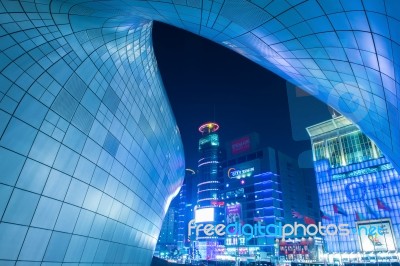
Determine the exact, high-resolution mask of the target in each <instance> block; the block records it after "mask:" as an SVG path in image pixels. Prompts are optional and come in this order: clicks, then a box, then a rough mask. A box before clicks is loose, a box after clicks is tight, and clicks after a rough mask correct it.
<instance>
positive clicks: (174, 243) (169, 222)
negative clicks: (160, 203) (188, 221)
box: [156, 201, 180, 254]
mask: <svg viewBox="0 0 400 266" xmlns="http://www.w3.org/2000/svg"><path fill="white" fill-rule="evenodd" d="M178 205H179V204H178V201H176V203H175V204H174V202H173V203H172V204H171V206H170V207H169V208H168V211H167V214H166V215H165V218H164V221H163V224H162V226H161V231H160V236H159V237H158V242H157V248H156V250H157V251H158V252H159V253H160V254H161V253H164V254H170V253H174V252H175V251H176V252H177V251H178V245H179V231H180V230H179V206H178Z"/></svg>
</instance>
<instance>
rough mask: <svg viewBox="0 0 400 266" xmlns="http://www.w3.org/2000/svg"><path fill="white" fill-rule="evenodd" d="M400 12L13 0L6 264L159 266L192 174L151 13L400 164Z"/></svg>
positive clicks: (392, 7)
mask: <svg viewBox="0 0 400 266" xmlns="http://www.w3.org/2000/svg"><path fill="white" fill-rule="evenodd" d="M399 14H400V7H399V5H398V3H397V1H289V0H287V1H286V0H280V1H252V2H250V1H243V0H232V1H231V0H229V1H189V0H187V1H122V0H115V1H80V0H74V1H58V0H55V1H36V2H28V1H2V2H1V4H0V21H1V27H0V49H1V53H0V70H1V75H0V83H1V89H0V119H1V123H0V135H1V140H0V153H1V156H0V158H2V160H1V162H0V168H1V171H0V190H1V193H0V196H1V198H0V212H1V213H0V214H1V222H2V223H1V224H0V235H1V237H2V238H1V239H2V240H1V242H0V247H1V248H0V264H1V263H3V262H5V261H7V262H10V263H12V262H14V261H19V260H21V261H25V262H29V261H32V262H40V261H48V262H75V263H98V264H104V263H116V264H125V263H127V264H131V265H147V264H149V263H150V260H151V255H152V253H153V250H154V247H155V244H156V241H157V237H158V234H159V230H160V227H161V223H162V219H163V217H164V214H165V210H166V208H167V207H168V204H169V202H170V200H171V195H173V194H175V193H176V192H177V188H178V187H179V186H180V184H181V182H182V178H183V176H184V172H185V168H184V160H183V148H182V144H181V140H180V136H179V131H178V129H177V126H176V123H175V120H174V118H173V114H172V111H171V109H170V106H169V103H168V100H167V96H166V95H165V91H164V89H163V86H162V81H161V78H160V75H159V73H158V69H157V64H156V60H155V58H154V54H153V50H152V43H151V25H152V24H151V21H153V20H157V21H161V22H164V23H168V24H171V25H174V26H176V27H179V28H182V29H185V30H187V31H190V32H193V33H195V34H198V35H201V36H203V37H205V38H208V39H210V40H212V41H214V42H216V43H219V44H221V45H223V46H225V47H227V48H229V49H232V50H233V51H236V52H238V53H240V54H242V55H243V56H245V57H247V58H248V59H250V60H252V61H254V62H256V63H258V64H260V65H261V66H263V67H265V68H266V69H268V70H270V71H272V72H274V73H276V74H278V75H280V76H281V77H283V78H285V79H287V80H288V81H290V82H292V83H294V84H295V85H297V86H299V87H300V88H302V89H304V90H305V91H307V92H309V93H310V94H312V95H314V96H315V97H317V98H318V99H320V100H321V101H323V102H325V103H327V104H328V105H330V106H332V107H334V108H335V109H336V110H338V111H339V112H341V113H342V114H343V115H345V116H346V117H348V118H349V119H351V120H352V121H353V122H354V123H356V124H357V125H358V126H359V127H360V128H361V129H362V130H363V132H364V133H366V134H367V135H368V136H369V137H370V138H371V139H373V140H374V142H375V143H376V144H377V145H378V146H379V148H380V149H381V150H382V151H383V152H384V153H385V154H386V156H387V157H388V159H390V160H391V161H392V162H393V164H394V165H395V167H396V168H397V169H400V167H399V166H400V161H399V158H400V149H399V147H400V130H399V111H398V108H399V104H400V101H399V97H400V96H399V95H398V94H399V91H400V90H399V89H400V87H399V75H400V74H399V71H400V69H399V62H400V61H399V60H400V30H399V29H400V20H399V17H400V15H399ZM4 158H5V160H4ZM26 173H30V175H27V174H26Z"/></svg>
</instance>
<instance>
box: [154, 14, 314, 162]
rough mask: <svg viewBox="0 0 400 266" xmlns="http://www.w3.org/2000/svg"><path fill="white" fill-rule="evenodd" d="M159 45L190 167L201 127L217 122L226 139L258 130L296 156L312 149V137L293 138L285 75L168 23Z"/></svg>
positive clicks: (265, 140) (158, 30) (158, 34)
mask: <svg viewBox="0 0 400 266" xmlns="http://www.w3.org/2000/svg"><path fill="white" fill-rule="evenodd" d="M153 45H154V49H155V54H156V58H157V62H158V66H159V69H160V72H161V76H162V79H163V82H164V86H165V89H166V91H167V94H168V97H169V100H170V102H171V106H172V109H173V111H174V114H175V117H176V120H177V123H178V126H179V129H180V131H181V135H182V140H183V144H184V149H185V157H186V167H189V168H196V165H197V160H198V153H197V152H198V151H197V144H198V139H199V137H200V133H199V132H198V130H197V129H198V127H199V126H200V125H201V124H202V123H203V122H206V121H212V120H215V121H216V122H217V123H218V124H219V125H220V126H221V128H220V131H219V133H220V139H221V142H222V143H224V142H225V141H229V140H233V139H235V138H237V137H240V136H242V135H245V134H247V133H250V132H254V131H255V132H258V133H260V140H261V144H262V145H263V146H272V147H275V148H277V149H279V150H281V151H283V152H285V153H287V154H289V155H292V156H294V157H297V155H298V154H299V153H300V152H302V151H305V150H306V149H310V142H309V141H294V140H293V137H292V129H291V122H290V115H289V107H288V97H287V93H286V81H285V80H283V79H282V78H280V77H278V76H276V75H275V74H273V73H272V72H269V71H268V70H266V69H264V68H262V67H261V66H259V65H257V64H255V63H253V62H251V61H250V60H248V59H246V58H244V57H243V56H241V55H239V54H237V53H235V52H233V51H230V50H229V49H226V48H225V47H222V46H220V45H218V44H215V43H213V42H211V41H209V40H207V39H204V38H202V37H199V36H196V35H194V34H191V33H188V32H186V31H183V30H180V29H177V28H174V27H171V26H168V25H165V24H162V23H157V22H156V23H155V24H154V28H153ZM308 98H310V97H308ZM214 110H215V111H214ZM214 114H215V119H214ZM320 121H322V120H320ZM303 130H304V129H303Z"/></svg>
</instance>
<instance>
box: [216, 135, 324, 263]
mask: <svg viewBox="0 0 400 266" xmlns="http://www.w3.org/2000/svg"><path fill="white" fill-rule="evenodd" d="M259 143H260V141H259V136H258V134H257V133H252V134H249V135H246V136H243V137H240V138H238V139H236V140H233V141H232V142H228V143H227V144H226V145H225V146H226V160H224V161H222V162H221V168H222V169H223V171H222V172H221V175H222V177H223V178H224V186H223V187H224V189H223V191H222V194H221V201H222V202H223V203H224V204H225V208H226V212H225V213H226V217H225V223H226V224H230V223H232V222H239V223H241V224H257V223H260V224H262V225H269V224H279V223H282V225H284V224H286V223H293V222H295V221H296V222H298V223H304V220H303V219H299V218H293V216H292V215H293V214H292V210H293V209H294V208H297V210H298V211H299V212H301V213H302V216H304V217H308V218H309V219H310V220H318V218H319V207H318V198H317V195H316V194H314V195H313V194H312V193H311V191H312V185H310V187H311V189H308V188H309V186H307V185H306V179H307V178H310V179H311V180H312V176H304V175H303V174H304V173H303V172H302V171H301V170H300V169H299V168H298V166H297V161H296V160H294V159H292V158H291V157H290V156H287V155H285V154H283V153H282V152H279V151H277V150H275V149H273V148H271V147H265V148H261V147H260V144H259ZM311 184H313V185H314V186H315V182H313V183H311ZM315 190H316V189H315ZM302 206H306V207H302ZM307 207H309V208H307ZM313 208H316V209H317V211H315V210H314V209H313ZM276 238H277V237H276V236H275V235H273V236H260V235H255V236H254V237H253V238H251V239H247V240H246V237H245V236H244V235H239V236H227V237H226V239H225V248H226V250H225V251H226V252H227V253H228V254H230V255H232V256H237V255H240V256H250V257H254V256H255V254H256V253H257V252H266V253H268V254H270V255H277V253H276V252H277V248H276ZM303 255H306V254H303ZM303 258H304V257H303Z"/></svg>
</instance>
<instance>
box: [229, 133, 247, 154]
mask: <svg viewBox="0 0 400 266" xmlns="http://www.w3.org/2000/svg"><path fill="white" fill-rule="evenodd" d="M248 150H250V137H249V136H246V137H243V138H240V139H237V140H235V141H233V142H232V154H238V153H242V152H245V151H248Z"/></svg>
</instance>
